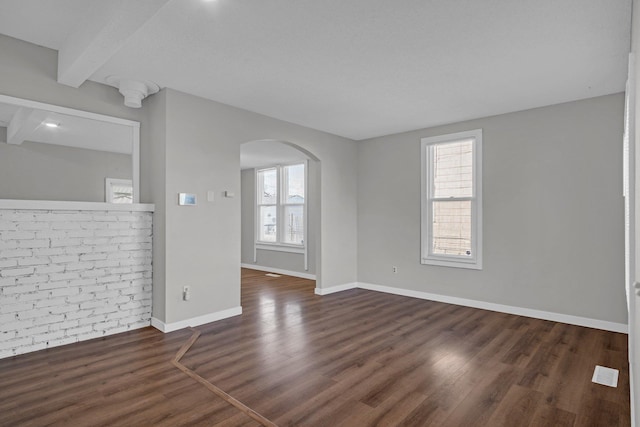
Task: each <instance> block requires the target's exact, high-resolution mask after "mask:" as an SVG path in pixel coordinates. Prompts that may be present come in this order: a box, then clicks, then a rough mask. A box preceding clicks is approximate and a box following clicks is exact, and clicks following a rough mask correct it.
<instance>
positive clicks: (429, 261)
mask: <svg viewBox="0 0 640 427" xmlns="http://www.w3.org/2000/svg"><path fill="white" fill-rule="evenodd" d="M420 263H421V264H423V265H437V266H440V267H453V268H466V269H470V270H482V262H481V261H478V260H476V261H458V260H453V259H449V260H447V259H441V258H423V259H422V260H421V261H420Z"/></svg>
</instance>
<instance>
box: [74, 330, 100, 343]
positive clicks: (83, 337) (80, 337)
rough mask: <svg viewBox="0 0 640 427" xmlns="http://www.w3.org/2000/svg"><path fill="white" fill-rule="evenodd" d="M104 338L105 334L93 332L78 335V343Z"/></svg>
mask: <svg viewBox="0 0 640 427" xmlns="http://www.w3.org/2000/svg"><path fill="white" fill-rule="evenodd" d="M103 336H104V332H102V331H91V332H88V333H86V334H80V335H78V341H86V340H92V339H94V338H101V337H103Z"/></svg>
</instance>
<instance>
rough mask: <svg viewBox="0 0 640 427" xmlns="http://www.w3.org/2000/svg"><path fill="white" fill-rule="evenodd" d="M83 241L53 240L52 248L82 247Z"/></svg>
mask: <svg viewBox="0 0 640 427" xmlns="http://www.w3.org/2000/svg"><path fill="white" fill-rule="evenodd" d="M81 244H82V239H51V247H52V248H56V247H68V246H80V245H81Z"/></svg>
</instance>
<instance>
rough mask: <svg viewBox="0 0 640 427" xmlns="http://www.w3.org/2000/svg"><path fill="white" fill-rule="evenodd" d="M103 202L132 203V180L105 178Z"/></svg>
mask: <svg viewBox="0 0 640 427" xmlns="http://www.w3.org/2000/svg"><path fill="white" fill-rule="evenodd" d="M104 182H105V189H104V194H105V202H107V203H118V204H121V203H133V181H132V180H130V179H117V178H105V180H104Z"/></svg>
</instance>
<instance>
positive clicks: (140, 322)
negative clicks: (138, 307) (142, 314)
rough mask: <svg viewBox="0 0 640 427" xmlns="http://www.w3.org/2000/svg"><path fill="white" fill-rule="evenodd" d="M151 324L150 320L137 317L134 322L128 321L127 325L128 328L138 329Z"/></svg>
mask: <svg viewBox="0 0 640 427" xmlns="http://www.w3.org/2000/svg"><path fill="white" fill-rule="evenodd" d="M150 324H151V321H150V320H140V319H138V320H137V321H136V322H132V323H129V324H128V325H127V326H128V327H129V329H140V328H144V327H147V326H149V325H150Z"/></svg>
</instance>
